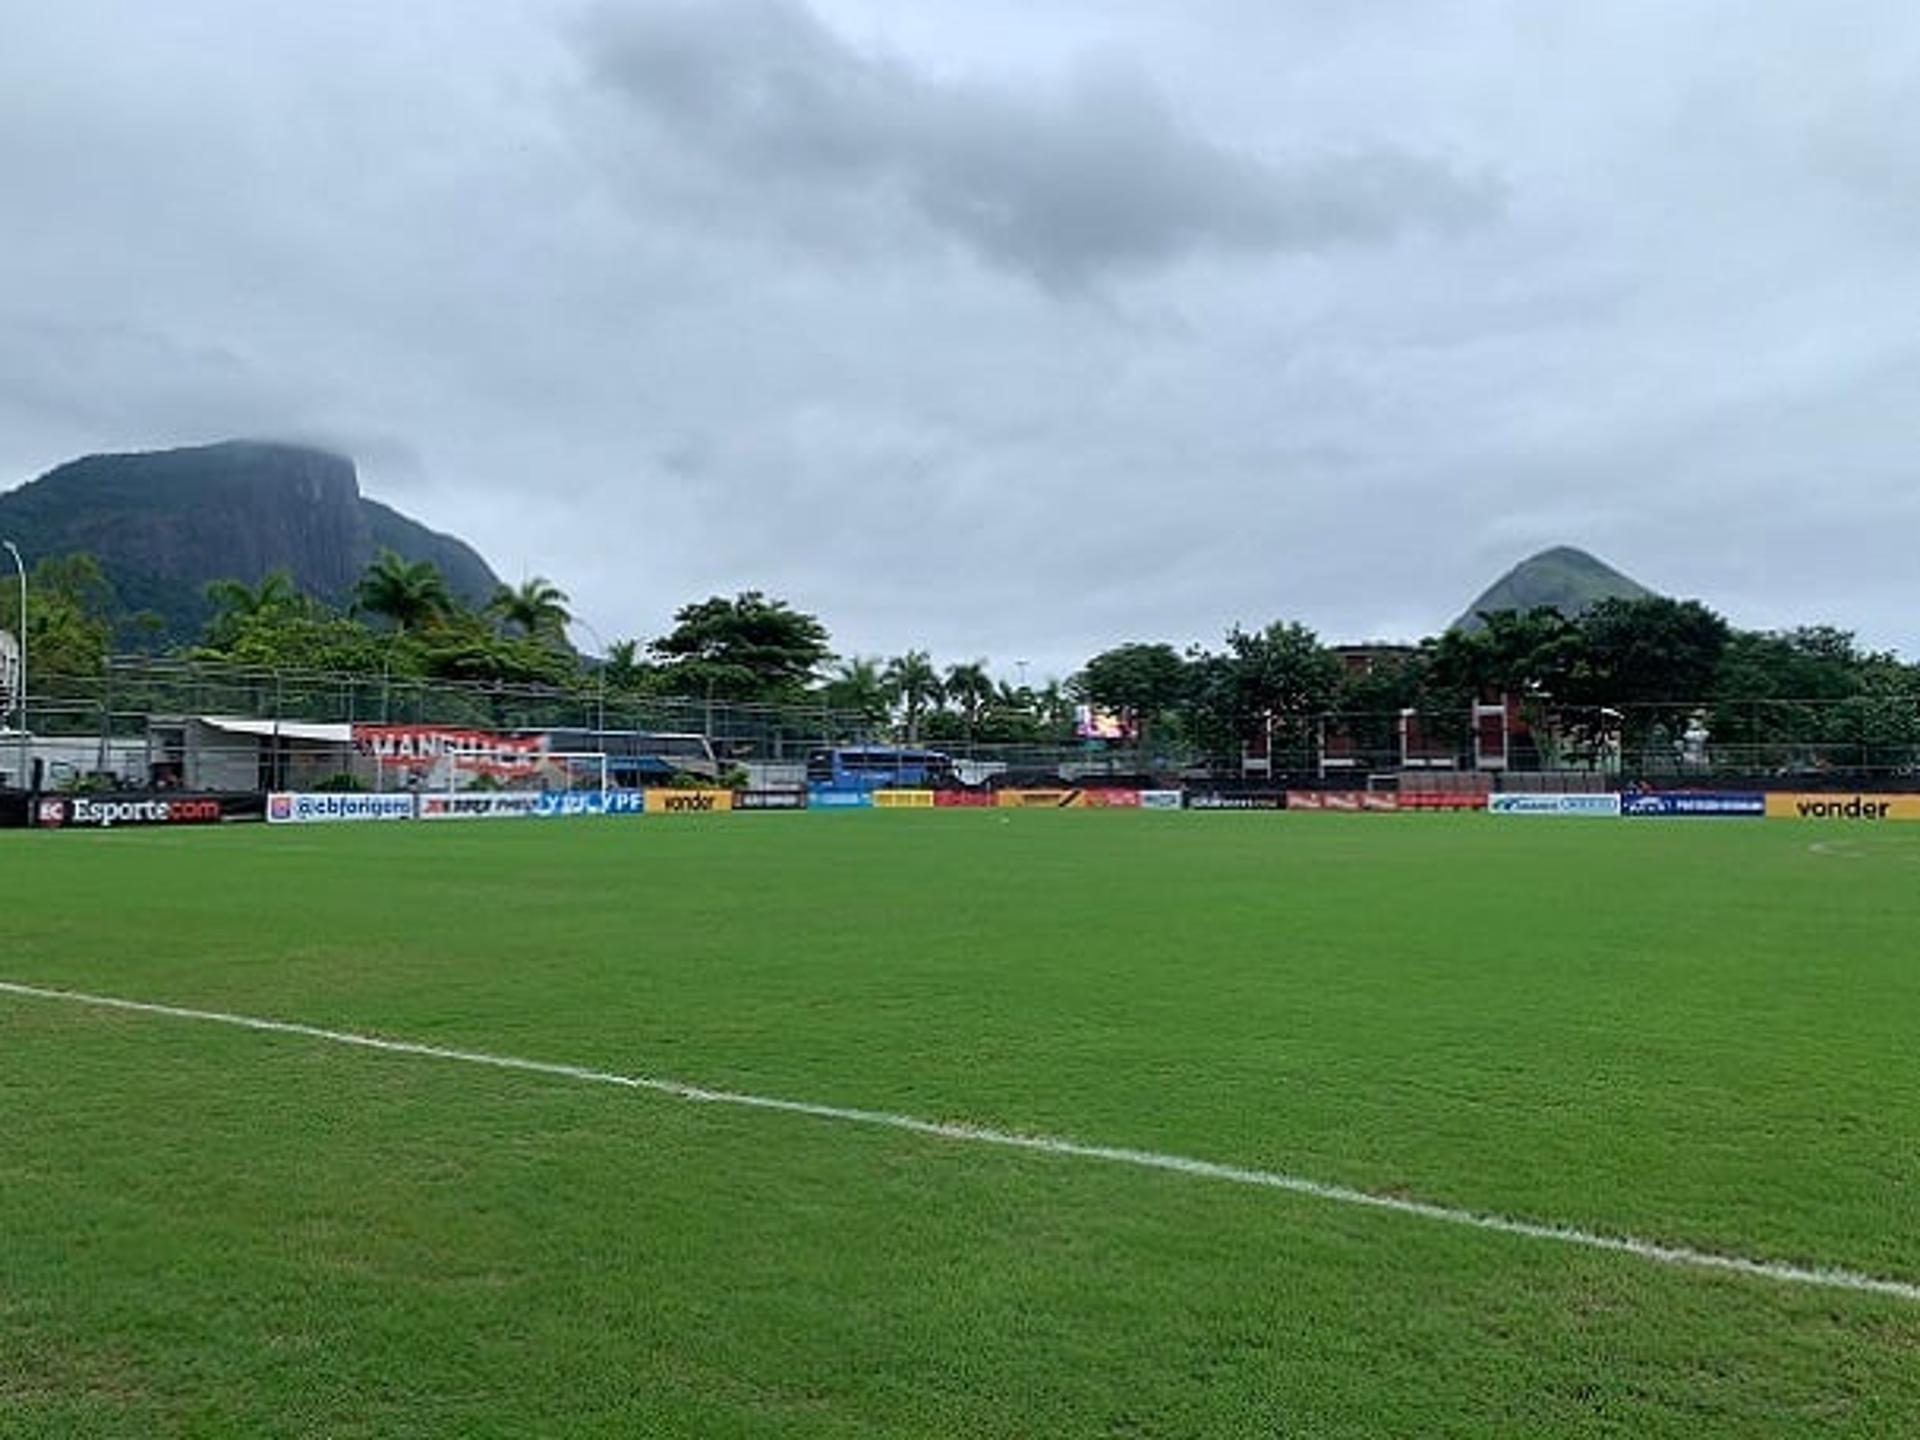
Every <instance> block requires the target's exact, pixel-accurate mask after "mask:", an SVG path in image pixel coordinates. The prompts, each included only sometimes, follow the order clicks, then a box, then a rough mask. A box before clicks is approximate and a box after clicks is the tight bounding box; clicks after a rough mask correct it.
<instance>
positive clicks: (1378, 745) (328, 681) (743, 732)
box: [0, 656, 1920, 791]
mask: <svg viewBox="0 0 1920 1440" xmlns="http://www.w3.org/2000/svg"><path fill="white" fill-rule="evenodd" d="M35 682H36V683H35V687H34V691H33V693H32V695H31V696H30V704H29V711H28V715H27V724H26V733H21V732H19V731H17V730H16V731H15V732H12V733H6V734H0V786H11V787H12V788H15V789H19V788H23V786H24V784H25V779H26V777H28V776H29V775H30V773H31V771H30V768H29V761H30V760H33V759H37V760H38V761H39V762H40V770H41V774H42V780H41V783H42V786H43V787H44V788H47V789H60V788H70V787H78V786H82V785H84V784H86V783H88V782H89V781H105V780H108V779H111V781H112V783H114V784H115V785H117V786H119V787H121V788H125V787H129V786H131V787H135V788H146V787H153V786H162V787H164V786H166V785H168V784H170V783H178V779H179V777H178V775H177V773H176V771H175V769H174V767H176V766H177V764H178V761H179V759H180V757H179V755H178V753H177V751H178V749H179V746H180V743H181V742H180V740H179V732H180V730H181V727H183V726H184V725H185V724H187V723H188V722H192V721H198V720H205V719H208V718H212V719H215V720H220V721H225V722H230V723H232V724H236V725H238V726H240V727H242V728H240V729H238V730H235V731H231V732H223V733H229V734H230V735H231V739H232V741H233V743H232V745H231V747H230V753H229V754H228V756H227V760H228V762H229V763H228V764H227V765H225V766H224V767H223V766H222V765H220V764H218V763H214V761H216V760H217V759H218V756H217V755H216V754H215V752H216V751H218V750H219V748H220V747H219V745H218V744H217V743H211V742H210V743H207V744H205V745H203V749H204V750H206V752H207V754H208V756H209V757H210V760H209V764H208V765H207V766H206V767H204V768H205V769H206V772H207V776H210V777H212V778H213V779H214V780H215V781H217V782H218V785H219V788H231V789H234V790H249V789H263V790H264V789H274V788H284V787H289V786H291V787H300V786H307V785H312V784H316V783H321V782H323V781H324V780H326V779H327V778H328V777H329V776H331V775H334V774H336V773H337V774H342V775H344V774H345V773H346V772H348V771H350V770H352V769H353V768H354V766H353V761H354V758H355V754H356V752H357V750H358V748H359V747H356V746H355V745H354V744H353V743H351V742H349V741H347V740H344V739H342V740H339V741H337V742H327V741H323V740H320V739H317V738H315V735H316V734H317V733H318V730H317V728H314V729H313V730H311V732H303V727H335V729H336V730H337V729H338V727H342V726H344V727H349V729H354V728H355V727H358V728H360V729H368V728H374V729H393V730H398V729H405V728H407V727H415V728H419V729H430V728H441V729H450V730H462V731H471V732H485V733H486V734H489V735H493V736H517V735H529V734H541V735H544V736H547V737H548V741H549V746H550V748H551V749H553V750H555V751H558V752H561V753H564V754H569V755H581V756H590V755H593V754H595V753H604V752H609V751H611V752H614V753H615V754H618V753H619V751H620V749H621V747H622V746H623V745H626V744H629V743H630V739H629V738H628V737H634V736H639V735H644V736H647V737H650V741H657V740H658V739H659V738H660V737H682V738H687V737H692V738H697V739H698V740H699V741H701V742H702V746H701V753H702V754H704V755H706V756H709V757H711V758H710V762H709V764H708V768H709V769H710V770H711V771H712V774H711V776H710V777H709V778H718V777H719V776H720V775H721V774H722V773H724V772H726V771H728V770H731V769H735V768H743V769H745V770H747V771H749V772H751V775H752V778H753V779H754V781H755V783H770V784H800V783H803V781H804V778H805V766H806V761H807V757H808V756H809V754H811V753H813V752H815V751H817V750H820V749H823V748H830V747H836V746H851V745H871V744H890V743H894V742H896V741H897V740H898V739H899V737H898V735H897V734H895V733H893V732H892V730H891V729H890V727H889V726H888V725H887V724H886V723H885V722H884V721H881V720H878V719H876V717H874V716H873V715H871V714H861V713H855V712H850V711H845V710H836V709H834V708H833V707H831V706H829V705H825V704H805V705H777V704H750V703H740V702H737V701H729V700H725V699H721V698H718V697H689V696H659V695H636V694H633V693H630V692H623V691H619V690H615V689H610V688H608V687H605V686H604V685H601V684H598V683H588V684H583V685H580V686H575V687H572V688H565V689H562V688H552V687H540V686H529V685H515V684H506V683H500V682H493V681H484V680H470V681H456V680H421V679H417V678H414V677H407V676H393V675H341V674H323V673H314V672H304V671H293V670H278V669H266V668H256V667H247V666H240V665H232V664H225V663H214V662H205V661H184V660H171V659H155V658H151V657H139V656H134V657H117V658H115V659H114V660H112V661H111V662H110V663H109V664H108V665H107V666H106V667H105V668H104V669H103V670H102V671H101V672H100V673H98V674H93V675H80V676H75V675H40V676H36V677H35ZM29 736H30V737H31V738H29ZM263 740H264V741H266V742H267V743H266V744H264V745H263V744H262V741H263ZM329 743H332V745H333V748H332V749H331V750H330V749H329ZM924 743H925V744H926V746H927V748H931V749H937V750H939V751H941V752H943V753H944V754H946V755H948V756H950V757H951V758H952V759H953V760H954V762H955V773H956V775H957V776H958V778H959V779H960V780H961V781H962V782H964V783H966V784H968V785H972V786H988V785H995V784H1046V783H1048V782H1049V778H1050V777H1052V778H1056V779H1058V780H1061V781H1065V782H1068V783H1083V782H1086V783H1097V782H1099V781H1101V780H1108V779H1111V780H1115V781H1126V782H1132V783H1139V784H1146V785H1151V784H1156V783H1165V784H1177V783H1183V782H1188V781H1198V782H1204V783H1207V784H1210V785H1214V786H1219V787H1226V788H1232V787H1235V786H1242V787H1249V788H1257V787H1263V786H1265V787H1291V788H1322V789H1339V790H1344V789H1361V790H1366V789H1389V788H1400V787H1403V786H1406V787H1411V788H1416V789H1417V788H1421V787H1423V786H1425V787H1427V788H1436V789H1443V788H1446V787H1448V786H1449V785H1456V784H1460V783H1466V782H1468V781H1470V780H1471V781H1472V782H1473V783H1479V784H1485V785H1487V786H1489V787H1491V788H1494V789H1511V790H1521V791H1525V790H1554V789H1558V790H1571V791H1577V790H1580V789H1582V788H1593V787H1594V786H1595V785H1599V786H1602V787H1605V786H1615V787H1622V788H1625V787H1631V786H1635V785H1646V786H1652V787H1655V788H1661V787H1668V788H1671V787H1688V786H1694V787H1713V786H1720V787H1726V786H1735V787H1737V788H1743V789H1780V790H1826V789H1830V790H1848V789H1870V790H1891V791H1916V790H1920V697H1916V696H1891V695H1877V696H1864V697H1863V696H1854V697H1845V698H1838V699H1833V698H1825V699H1819V698H1816V699H1778V698H1742V699H1739V700H1726V699H1721V700H1715V701H1703V702H1667V703H1662V704H1657V705H1621V706H1617V707H1615V706H1587V707H1561V708H1552V707H1547V706H1533V707H1511V706H1493V705H1476V706H1470V707H1465V708H1462V709H1458V710H1454V709H1449V710H1444V711H1443V710H1439V709H1432V708H1430V709H1427V710H1399V711H1390V712H1364V713H1334V714H1327V715H1320V716H1315V717H1313V718H1311V719H1309V720H1301V721H1294V722H1291V723H1277V724H1275V725H1273V726H1271V727H1269V730H1268V733H1267V734H1265V735H1263V736H1262V737H1260V743H1258V744H1257V745H1252V746H1248V747H1243V748H1236V749H1234V750H1232V751H1230V752H1228V753H1217V752H1216V753H1212V754H1209V753H1208V752H1207V751H1206V749H1204V748H1203V747H1202V746H1200V745H1198V744H1197V743H1195V742H1194V741H1192V740H1191V739H1190V738H1187V737H1184V736H1182V735H1180V734H1179V733H1178V732H1177V730H1173V729H1172V728H1171V727H1159V728H1157V729H1150V733H1149V735H1148V737H1147V738H1146V739H1145V740H1144V741H1141V740H1130V741H1118V742H1114V741H1107V742H1098V741H1096V742H1067V743H1061V742H1055V743H1030V744H1002V743H993V742H989V741H986V740H980V739H975V738H973V737H971V736H969V735H965V734H962V735H958V736H950V735H943V736H942V737H941V738H940V739H939V740H937V741H927V742H924ZM688 768H689V769H693V770H696V771H697V770H698V769H699V768H700V767H699V766H698V765H694V764H690V765H689V766H688ZM654 778H657V777H654ZM202 783H206V782H205V777H203V780H202Z"/></svg>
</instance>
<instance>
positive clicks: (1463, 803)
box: [1396, 790, 1487, 810]
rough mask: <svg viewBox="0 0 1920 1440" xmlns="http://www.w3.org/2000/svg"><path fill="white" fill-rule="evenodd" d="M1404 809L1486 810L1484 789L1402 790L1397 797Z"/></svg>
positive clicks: (1401, 807)
mask: <svg viewBox="0 0 1920 1440" xmlns="http://www.w3.org/2000/svg"><path fill="white" fill-rule="evenodd" d="M1396 798H1397V799H1398V801H1399V807H1400V809H1402V810H1484V809H1486V808H1487V795H1486V792H1485V791H1482V790H1402V791H1401V792H1400V794H1399V795H1398V796H1397V797H1396Z"/></svg>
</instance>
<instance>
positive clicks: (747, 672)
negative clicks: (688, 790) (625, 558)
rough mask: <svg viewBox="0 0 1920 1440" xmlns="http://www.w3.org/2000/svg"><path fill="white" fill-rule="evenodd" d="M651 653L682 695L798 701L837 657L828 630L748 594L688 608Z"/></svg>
mask: <svg viewBox="0 0 1920 1440" xmlns="http://www.w3.org/2000/svg"><path fill="white" fill-rule="evenodd" d="M673 618H674V628H673V630H672V631H671V632H670V633H668V634H666V635H663V636H661V637H660V638H659V639H658V640H655V641H654V642H653V643H652V644H651V645H650V646H648V647H647V648H648V649H649V651H651V653H652V654H653V655H654V656H655V657H657V658H658V659H659V660H660V661H661V664H662V668H663V671H664V674H663V677H662V678H663V680H664V682H665V684H666V686H667V688H668V689H669V690H670V691H672V692H674V693H677V694H683V695H706V694H711V695H713V696H715V697H716V698H719V699H723V700H759V701H787V702H796V701H798V700H799V699H800V698H801V697H802V695H803V694H804V692H805V691H806V689H807V687H808V686H809V685H811V684H812V683H813V679H814V675H815V672H816V671H817V670H818V669H819V668H820V666H821V665H822V664H824V663H825V662H826V661H827V660H828V659H829V658H830V657H831V655H832V651H831V650H830V649H829V647H828V643H827V631H826V627H825V626H824V625H822V624H821V623H820V622H819V621H818V620H817V619H815V618H814V617H813V616H812V615H809V614H807V613H805V612H804V611H800V610H795V609H793V608H792V607H790V606H789V605H788V604H787V603H786V602H785V601H784V600H774V599H769V598H768V597H767V596H765V595H763V594H762V593H761V592H760V591H758V590H747V591H743V592H741V593H740V594H739V595H736V596H734V597H733V598H732V599H731V600H729V599H727V598H725V597H724V596H719V595H715V596H713V597H712V598H710V599H707V600H702V601H700V602H699V603H698V604H693V605H686V606H683V607H682V608H681V609H680V610H679V611H678V612H676V613H675V615H674V617H673Z"/></svg>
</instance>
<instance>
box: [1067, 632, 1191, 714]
mask: <svg viewBox="0 0 1920 1440" xmlns="http://www.w3.org/2000/svg"><path fill="white" fill-rule="evenodd" d="M1188 682H1189V676H1188V673H1187V662H1186V661H1185V660H1184V659H1182V658H1181V656H1180V652H1179V651H1177V650H1175V649H1174V648H1173V647H1172V646H1171V645H1161V644H1138V643H1136V644H1131V645H1119V646H1116V647H1115V648H1113V649H1111V650H1103V651H1101V652H1100V653H1099V654H1098V655H1096V656H1094V657H1093V658H1092V659H1091V660H1089V661H1087V663H1086V666H1085V668H1083V669H1082V670H1081V672H1080V675H1079V679H1078V684H1079V689H1080V692H1081V693H1082V694H1083V695H1085V696H1086V697H1087V699H1088V700H1089V701H1091V702H1092V703H1093V704H1095V705H1098V706H1100V707H1101V708H1102V709H1105V710H1119V711H1124V712H1125V713H1126V714H1128V715H1131V716H1133V717H1135V718H1136V719H1140V720H1146V719H1149V718H1151V717H1152V716H1155V715H1158V714H1160V713H1161V712H1162V711H1165V710H1171V709H1173V708H1174V707H1175V706H1177V705H1178V704H1180V702H1181V701H1183V700H1184V699H1186V697H1187V690H1188Z"/></svg>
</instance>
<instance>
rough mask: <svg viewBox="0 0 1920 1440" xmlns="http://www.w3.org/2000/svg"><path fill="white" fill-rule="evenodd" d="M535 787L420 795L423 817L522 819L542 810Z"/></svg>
mask: <svg viewBox="0 0 1920 1440" xmlns="http://www.w3.org/2000/svg"><path fill="white" fill-rule="evenodd" d="M546 798H547V797H546V796H545V795H543V794H541V793H540V792H539V791H538V790H486V791H475V792H468V793H466V794H462V795H422V796H421V797H420V818H421V819H422V820H525V819H527V818H528V817H530V816H534V815H538V814H540V812H541V805H542V802H544V801H545V800H546Z"/></svg>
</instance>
